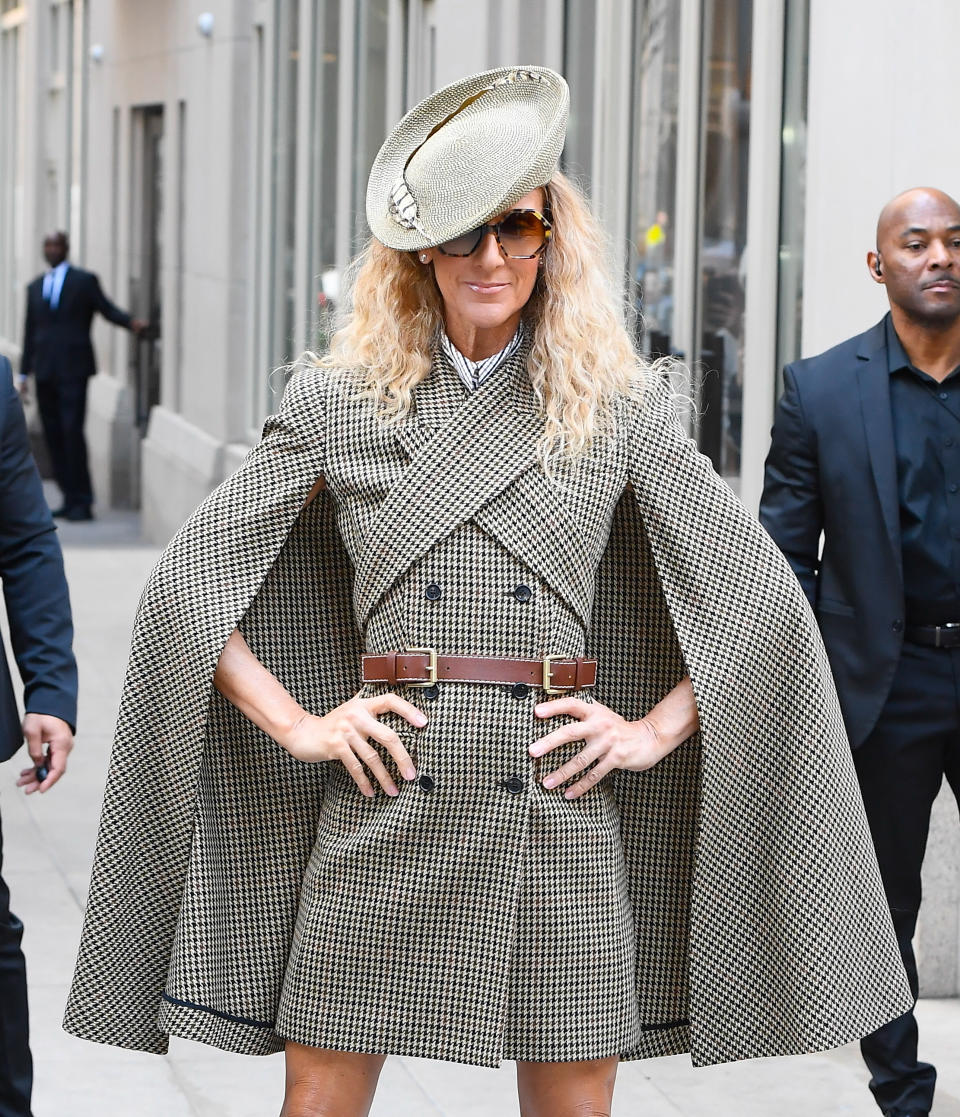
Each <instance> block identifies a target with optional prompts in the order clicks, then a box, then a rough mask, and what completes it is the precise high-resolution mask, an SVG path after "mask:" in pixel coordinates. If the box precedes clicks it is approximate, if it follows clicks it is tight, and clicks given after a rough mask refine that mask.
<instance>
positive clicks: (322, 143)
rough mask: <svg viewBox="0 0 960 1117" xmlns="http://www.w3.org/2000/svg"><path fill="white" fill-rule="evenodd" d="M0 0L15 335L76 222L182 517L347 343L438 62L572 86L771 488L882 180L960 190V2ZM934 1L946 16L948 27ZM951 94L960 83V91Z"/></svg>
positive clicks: (578, 165)
mask: <svg viewBox="0 0 960 1117" xmlns="http://www.w3.org/2000/svg"><path fill="white" fill-rule="evenodd" d="M916 19H917V16H916V14H915V9H914V6H913V5H906V4H903V3H901V2H900V0H846V3H844V4H842V5H838V4H835V3H832V2H831V0H486V2H485V3H477V2H473V0H203V3H199V2H198V3H189V2H187V0H167V2H165V3H162V4H158V3H155V2H153V0H0V351H3V352H5V353H7V354H9V355H10V356H11V357H13V358H14V361H16V358H17V357H18V355H19V344H20V331H21V328H22V315H23V305H24V288H25V285H26V283H27V282H28V281H29V279H30V278H32V277H33V275H35V274H37V273H38V272H39V271H40V270H41V267H42V259H41V255H40V245H41V241H42V238H43V234H44V233H45V232H46V231H48V230H49V229H52V228H64V229H67V230H68V231H69V233H70V236H71V240H72V244H73V253H72V254H73V258H74V259H75V260H76V261H77V262H78V263H80V264H82V265H83V266H85V267H89V268H91V269H93V270H95V271H97V272H98V273H99V274H100V276H101V279H102V281H103V284H104V287H105V289H106V290H107V291H108V292H109V293H110V295H111V297H113V298H114V299H115V301H117V302H118V303H120V304H121V305H123V306H125V307H126V308H128V309H129V310H131V311H132V312H133V313H134V314H136V315H137V316H138V317H141V318H146V319H149V320H150V321H151V323H152V324H153V325H154V327H155V330H154V331H153V334H154V336H152V337H151V338H148V339H143V340H136V339H134V338H133V337H132V336H131V335H128V334H126V333H124V332H121V331H117V330H113V329H111V328H109V327H107V326H104V325H103V324H101V325H98V326H97V332H96V337H95V340H96V347H97V353H98V357H99V372H98V374H97V376H96V377H95V378H94V379H93V381H92V384H91V393H90V404H89V416H88V439H89V443H90V449H91V464H92V467H93V472H94V483H95V487H96V491H97V494H98V500H99V502H100V503H101V504H115V505H122V506H138V507H140V508H141V510H142V516H143V524H144V530H145V532H146V534H147V535H148V537H150V538H151V539H153V540H157V541H162V540H165V539H167V538H169V536H170V535H171V534H172V532H173V531H174V530H175V529H176V527H177V526H178V524H179V523H180V522H181V521H182V520H183V519H184V518H185V516H186V515H187V514H188V513H189V512H190V511H191V510H192V508H193V507H194V506H195V505H196V504H197V503H198V502H199V501H200V500H201V499H202V498H203V497H204V496H205V495H206V494H207V493H208V492H209V491H210V490H211V489H212V488H213V487H214V486H215V485H216V484H217V483H218V482H219V481H220V480H222V479H223V477H224V476H226V475H227V474H228V473H230V472H231V471H232V470H233V469H234V468H235V467H236V465H237V464H238V463H239V461H240V460H241V458H242V456H243V454H244V453H245V452H246V450H247V449H248V448H249V446H250V445H251V444H252V443H253V442H254V441H255V439H256V438H257V435H258V431H259V428H260V426H261V424H262V422H263V419H264V417H265V416H266V415H267V414H268V413H269V412H270V411H271V410H272V409H273V408H274V407H275V405H276V403H277V401H278V399H279V395H280V393H281V392H282V388H283V384H284V375H283V371H282V368H281V367H280V366H282V365H283V364H284V363H285V362H286V361H288V360H290V359H291V358H292V357H293V356H295V355H296V354H298V353H299V352H301V351H302V350H304V349H319V348H322V347H323V345H324V340H325V336H326V328H327V323H328V320H329V312H330V309H331V308H332V307H333V306H334V305H335V304H336V300H337V297H338V290H339V281H340V276H341V275H342V274H343V272H344V269H345V267H346V266H347V264H348V262H349V260H350V258H351V256H352V255H353V254H354V253H355V251H356V250H357V249H358V248H359V247H360V245H361V244H362V243H363V241H364V238H365V236H366V229H365V224H364V220H363V195H364V188H365V182H366V175H367V171H368V169H369V167H370V164H371V162H372V160H373V157H374V155H375V154H376V151H377V149H378V147H379V145H380V143H381V141H382V139H383V137H384V135H385V133H386V131H387V129H388V127H389V126H390V124H391V123H392V122H393V121H394V120H396V119H397V118H398V117H399V116H400V115H401V114H402V112H403V111H404V110H405V109H406V108H408V107H409V106H410V105H411V104H413V103H414V102H415V101H417V100H418V99H419V98H420V97H422V96H424V95H425V94H426V93H428V92H429V91H430V90H432V89H434V88H436V87H437V86H439V85H441V84H444V83H446V82H448V81H452V80H455V79H456V78H458V77H461V76H463V75H464V74H466V73H469V72H471V71H474V70H479V69H483V68H486V67H493V66H498V65H505V64H510V63H516V62H522V63H530V64H544V65H548V66H552V67H554V68H556V69H559V70H561V71H562V72H563V73H564V74H565V75H566V76H567V78H568V81H569V82H570V86H571V93H572V106H571V108H572V112H571V122H570V132H569V138H568V142H567V146H566V150H565V153H564V167H565V169H566V170H567V172H568V173H570V174H572V175H573V176H575V177H576V178H577V179H578V180H579V181H580V182H581V184H582V185H583V186H584V188H585V189H586V190H587V192H588V194H589V196H590V198H591V200H592V203H593V205H594V207H595V209H596V211H597V212H598V214H599V215H600V216H601V218H602V219H603V222H604V224H605V226H606V228H607V230H608V232H609V234H610V238H611V246H612V251H613V255H614V259H615V263H616V267H617V269H618V270H619V273H620V274H621V275H622V277H623V291H624V296H625V299H626V301H627V304H628V307H629V311H630V314H631V316H632V325H633V328H634V330H635V332H636V338H637V342H638V344H639V345H640V347H641V348H642V349H643V351H644V352H646V353H649V354H652V355H656V354H660V353H672V354H678V355H680V356H681V357H682V359H683V361H684V363H685V365H686V367H687V368H689V369H690V370H691V371H690V373H689V378H690V379H689V385H688V389H689V392H690V394H691V395H692V396H693V397H694V399H695V400H696V402H697V403H698V405H699V407H698V409H697V414H698V416H699V417H698V418H697V419H696V420H695V422H694V424H693V428H694V433H695V434H696V436H697V438H698V440H699V442H700V445H701V447H702V448H703V449H704V451H705V452H706V453H708V454H709V455H710V456H711V458H712V459H713V461H714V463H715V464H716V466H717V468H718V470H719V471H720V472H721V473H722V475H723V476H724V477H725V478H726V479H727V480H728V481H729V483H730V484H731V485H732V486H733V487H734V488H735V490H736V491H737V492H738V493H739V494H740V496H741V499H743V501H744V502H745V503H746V504H747V506H748V507H750V508H755V507H756V505H757V502H758V500H759V494H760V488H761V483H762V468H763V460H764V457H765V454H766V449H767V445H768V439H769V428H770V422H771V418H772V415H773V408H774V404H775V399H776V394H777V389H778V373H777V370H778V368H779V367H781V366H782V364H783V363H784V362H785V361H787V360H791V359H793V358H795V357H797V356H799V355H800V354H801V353H803V354H808V353H813V352H816V351H819V350H821V349H823V348H826V347H828V346H829V345H831V344H833V343H835V342H836V341H838V340H840V339H842V338H844V337H847V336H849V335H851V334H853V333H855V332H858V331H860V330H862V329H865V328H866V327H867V326H869V325H870V324H871V323H872V322H873V321H875V320H877V319H878V318H879V317H880V316H881V315H882V314H883V312H884V310H885V304H884V302H883V298H882V292H880V291H878V289H877V288H876V287H875V285H874V284H872V283H871V282H870V281H869V278H868V276H867V275H866V273H865V264H864V255H865V253H866V251H867V249H868V248H869V247H870V245H871V243H872V238H873V225H874V222H875V219H876V215H877V213H878V212H879V209H880V207H881V205H882V204H883V202H884V201H885V200H886V199H887V198H889V197H890V196H892V195H893V194H894V193H896V192H897V191H899V190H901V189H904V188H906V187H909V186H912V185H917V184H920V183H931V184H935V185H939V186H942V187H943V188H944V189H946V190H948V191H950V192H952V193H954V194H955V195H958V194H960V148H958V147H957V145H956V144H953V143H952V142H951V139H952V135H953V129H952V127H951V124H950V121H949V119H947V118H945V117H944V116H942V115H941V113H944V112H946V111H947V110H946V108H944V109H942V110H941V109H939V108H937V107H936V105H934V107H933V108H932V109H931V108H930V107H929V105H930V102H928V101H925V100H922V99H921V98H919V97H917V96H915V94H916V93H919V91H920V90H921V88H922V86H921V82H923V81H924V80H925V75H926V74H927V73H933V72H937V71H938V70H939V71H941V72H943V73H946V74H952V73H953V72H954V71H955V62H954V59H953V47H952V44H953V43H954V42H955V41H956V39H957V37H958V35H960V5H957V4H956V2H955V0H928V3H927V4H925V5H924V33H923V35H922V36H921V35H919V34H917V28H916V27H915V25H914V24H915V21H916ZM931 29H934V32H935V33H932V34H931ZM942 104H944V105H945V104H947V102H946V101H944V102H942ZM925 887H926V893H927V900H926V903H925V908H924V914H923V924H922V926H921V929H920V951H921V954H922V956H923V960H922V971H923V973H924V980H925V990H926V991H927V992H928V993H936V994H941V995H951V994H953V995H955V994H957V993H958V992H960V831H958V828H957V824H956V815H955V812H953V813H952V814H951V811H950V808H949V806H948V804H947V801H946V799H945V798H943V799H941V801H940V802H939V803H938V805H937V812H936V817H935V825H934V832H933V834H932V837H931V847H930V857H929V858H928V868H927V879H926V881H925Z"/></svg>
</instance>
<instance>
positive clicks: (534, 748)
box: [529, 745, 540, 756]
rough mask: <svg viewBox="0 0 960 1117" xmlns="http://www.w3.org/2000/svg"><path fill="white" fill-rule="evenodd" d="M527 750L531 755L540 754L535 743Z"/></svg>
mask: <svg viewBox="0 0 960 1117" xmlns="http://www.w3.org/2000/svg"><path fill="white" fill-rule="evenodd" d="M529 752H530V755H531V756H539V755H540V750H539V749H538V748H537V746H536V745H531V746H530V749H529Z"/></svg>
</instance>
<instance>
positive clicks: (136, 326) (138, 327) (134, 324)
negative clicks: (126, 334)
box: [130, 318, 150, 337]
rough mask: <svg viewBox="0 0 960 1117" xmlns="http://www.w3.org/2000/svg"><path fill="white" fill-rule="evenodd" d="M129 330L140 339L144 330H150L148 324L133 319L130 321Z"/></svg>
mask: <svg viewBox="0 0 960 1117" xmlns="http://www.w3.org/2000/svg"><path fill="white" fill-rule="evenodd" d="M130 329H131V330H132V331H133V333H135V334H136V335H137V337H140V336H141V334H143V333H144V332H145V331H146V330H149V329H150V323H149V322H146V321H144V319H143V318H133V319H131V320H130Z"/></svg>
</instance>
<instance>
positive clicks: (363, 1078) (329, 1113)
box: [280, 1040, 386, 1117]
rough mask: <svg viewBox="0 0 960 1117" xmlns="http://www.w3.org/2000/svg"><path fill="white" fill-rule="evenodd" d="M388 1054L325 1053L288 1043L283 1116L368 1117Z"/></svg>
mask: <svg viewBox="0 0 960 1117" xmlns="http://www.w3.org/2000/svg"><path fill="white" fill-rule="evenodd" d="M385 1059H386V1055H358V1054H355V1053H354V1052H352V1051H326V1050H324V1049H323V1048H322V1047H304V1046H303V1044H301V1043H292V1042H291V1041H289V1040H288V1041H287V1046H286V1060H287V1083H286V1092H285V1093H284V1096H283V1109H281V1110H280V1117H366V1115H367V1114H368V1113H369V1112H370V1106H371V1105H372V1104H373V1095H374V1094H375V1093H376V1092H377V1080H378V1079H379V1077H380V1069H381V1067H382V1066H383V1063H384V1060H385Z"/></svg>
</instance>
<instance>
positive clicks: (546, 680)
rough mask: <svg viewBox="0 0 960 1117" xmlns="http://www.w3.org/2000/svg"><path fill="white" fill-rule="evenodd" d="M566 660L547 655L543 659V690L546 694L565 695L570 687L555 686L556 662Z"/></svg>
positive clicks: (563, 657) (564, 657) (561, 657)
mask: <svg viewBox="0 0 960 1117" xmlns="http://www.w3.org/2000/svg"><path fill="white" fill-rule="evenodd" d="M557 659H566V656H562V655H545V656H544V657H543V689H544V692H545V693H546V694H565V693H566V692H567V691H568V690H569V689H570V688H569V687H558V686H553V668H552V666H551V665H552V664H553V662H554V660H557Z"/></svg>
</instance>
